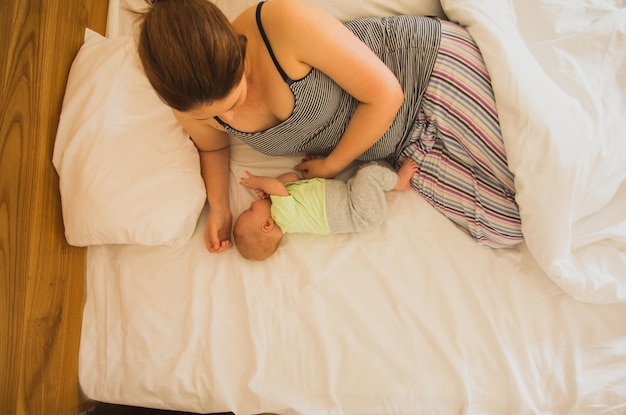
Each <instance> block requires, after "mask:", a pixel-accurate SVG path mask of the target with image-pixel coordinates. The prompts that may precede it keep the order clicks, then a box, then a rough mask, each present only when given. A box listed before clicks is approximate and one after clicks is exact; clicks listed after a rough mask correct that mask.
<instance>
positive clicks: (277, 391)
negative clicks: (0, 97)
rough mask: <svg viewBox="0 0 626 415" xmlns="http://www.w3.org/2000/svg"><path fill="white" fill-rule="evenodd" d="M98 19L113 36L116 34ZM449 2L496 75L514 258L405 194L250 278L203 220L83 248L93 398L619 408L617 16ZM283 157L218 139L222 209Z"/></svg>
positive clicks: (84, 345) (605, 10)
mask: <svg viewBox="0 0 626 415" xmlns="http://www.w3.org/2000/svg"><path fill="white" fill-rule="evenodd" d="M110 3H111V10H110V13H109V35H110V36H115V35H119V34H128V33H130V32H131V31H132V29H131V28H130V26H129V25H128V23H127V22H128V21H127V20H125V17H124V15H123V14H118V12H119V11H120V10H123V8H122V9H118V8H116V7H118V6H119V4H118V3H117V2H116V1H111V2H110ZM442 3H443V8H444V10H445V11H446V13H447V15H448V16H449V18H450V19H451V20H455V21H458V22H460V23H461V24H463V25H465V26H468V28H469V30H470V32H471V33H472V35H473V36H474V37H475V39H476V40H477V42H478V44H479V46H480V47H481V50H482V51H483V54H484V56H485V60H486V63H487V65H488V67H489V70H490V73H491V75H492V78H493V82H494V89H495V92H496V100H497V103H498V110H499V112H500V115H501V123H502V130H503V136H504V139H505V144H506V147H507V152H508V154H509V161H510V165H511V168H512V170H513V171H514V173H515V174H516V186H517V189H518V191H519V193H518V202H519V204H520V209H521V214H522V221H523V226H524V228H523V230H524V233H525V236H526V240H527V242H526V243H525V244H522V245H520V246H519V247H517V248H515V249H506V250H490V249H486V248H483V247H481V246H478V245H476V244H475V243H474V242H473V241H472V240H471V238H470V237H469V236H467V235H466V234H465V233H464V232H463V231H461V230H460V229H458V228H456V226H455V225H453V224H452V223H451V222H450V221H448V220H447V219H446V218H444V217H443V216H442V215H440V214H439V213H437V212H436V211H434V210H433V209H432V208H431V207H430V206H429V205H428V204H427V203H426V202H425V201H424V200H422V199H421V198H420V196H419V195H417V194H416V193H414V192H404V193H390V194H388V201H389V214H388V219H387V220H386V222H385V223H384V224H383V226H382V227H381V229H380V230H377V231H374V232H367V233H360V234H353V235H333V236H328V237H320V236H312V235H290V237H289V238H286V240H285V243H284V245H282V246H281V248H280V249H279V251H278V252H277V254H276V255H275V256H273V257H272V258H271V259H269V260H268V261H266V262H263V263H252V262H248V261H245V260H243V259H242V258H240V257H239V256H238V254H237V252H236V251H235V250H230V251H229V252H226V253H224V254H220V255H212V254H209V253H208V252H206V250H205V248H204V244H203V241H202V230H203V229H204V221H205V214H206V211H205V212H203V215H202V217H201V218H200V222H199V224H198V227H197V229H196V233H195V234H194V235H193V237H192V239H191V240H190V241H189V242H188V243H187V244H185V245H184V246H183V247H182V248H178V249H177V248H171V247H164V246H161V247H146V246H141V245H101V246H92V247H90V248H89V250H88V261H87V295H86V303H85V309H84V315H83V331H82V339H81V347H80V384H81V386H82V388H83V390H84V391H85V393H86V394H87V395H88V396H89V397H91V398H93V399H96V400H99V401H105V402H114V403H123V404H130V405H138V406H147V407H154V408H164V409H178V410H187V411H195V412H219V411H233V412H235V413H237V414H256V413H261V412H273V413H277V414H458V413H464V414H504V413H515V414H530V413H537V414H548V413H550V414H600V413H602V414H622V413H626V320H625V319H624V316H625V315H626V304H625V303H624V302H625V301H626V209H625V208H624V206H626V184H625V180H624V179H625V178H626V140H624V131H626V9H625V8H624V3H623V2H620V1H592V0H588V1H583V0H572V1H568V2H565V1H557V0H512V1H511V2H501V1H491V2H489V1H479V0H444V1H443V2H442ZM234 4H236V2H231V3H230V6H229V7H235V6H234ZM125 22H126V23H125ZM297 160H298V157H297V156H294V157H278V158H270V157H266V156H263V155H260V154H258V153H256V152H255V151H254V150H252V149H250V148H249V147H247V146H246V145H244V144H242V143H240V142H238V141H236V140H235V139H233V144H232V163H231V179H232V180H231V193H232V195H233V196H232V201H231V203H232V208H233V212H234V213H235V214H236V213H238V212H239V211H240V210H242V209H243V208H244V207H246V206H247V205H248V204H249V202H250V201H251V200H252V197H253V196H252V194H251V193H249V192H246V191H243V190H242V189H241V188H240V187H239V186H238V185H237V179H238V178H239V177H240V176H241V174H242V173H243V170H244V169H254V171H255V172H258V173H266V174H276V173H280V172H283V171H284V170H285V169H289V168H291V167H292V166H293V165H294V164H295V162H296V161H297Z"/></svg>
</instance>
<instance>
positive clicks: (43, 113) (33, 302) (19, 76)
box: [0, 0, 108, 415]
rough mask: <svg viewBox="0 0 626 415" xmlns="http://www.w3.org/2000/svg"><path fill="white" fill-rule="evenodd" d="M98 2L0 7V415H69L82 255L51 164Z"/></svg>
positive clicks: (84, 403) (101, 11)
mask: <svg viewBox="0 0 626 415" xmlns="http://www.w3.org/2000/svg"><path fill="white" fill-rule="evenodd" d="M107 8H108V1H107V0H64V1H60V0H49V1H46V0H3V1H2V2H1V3H0V57H1V61H0V62H1V67H0V74H1V81H0V82H1V93H0V100H1V102H2V105H1V107H0V108H1V112H0V272H1V281H2V284H1V285H0V413H2V414H6V415H12V414H29V415H34V414H42V415H43V414H46V415H54V414H60V415H74V414H80V413H82V412H83V411H85V410H86V409H88V408H90V407H92V406H93V405H94V403H92V402H89V401H88V399H87V398H86V397H85V396H83V395H82V394H81V392H80V388H79V386H78V346H79V338H80V327H81V317H82V307H83V288H84V277H85V276H84V273H85V260H84V256H85V251H84V249H79V248H74V247H71V246H69V245H68V244H67V242H66V241H65V237H64V231H63V222H62V217H61V202H60V195H59V186H58V177H57V174H56V172H55V170H54V168H53V166H52V161H51V160H52V150H53V146H54V139H55V135H56V130H57V125H58V122H59V114H60V112H61V104H62V100H63V93H64V90H65V84H66V81H67V76H68V73H69V69H70V65H71V63H72V61H73V59H74V56H75V55H76V52H77V51H78V49H79V48H80V46H81V44H82V43H83V36H84V30H85V28H86V27H89V28H91V29H93V30H95V31H97V32H99V33H102V34H104V30H105V23H106V17H107Z"/></svg>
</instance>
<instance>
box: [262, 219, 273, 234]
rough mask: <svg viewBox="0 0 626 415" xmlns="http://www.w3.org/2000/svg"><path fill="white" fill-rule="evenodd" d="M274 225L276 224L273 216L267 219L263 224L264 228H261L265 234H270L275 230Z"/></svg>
mask: <svg viewBox="0 0 626 415" xmlns="http://www.w3.org/2000/svg"><path fill="white" fill-rule="evenodd" d="M274 224H275V222H274V219H273V218H272V217H271V216H269V217H268V218H267V219H265V222H263V226H262V227H261V230H262V231H263V232H269V231H271V230H272V229H274Z"/></svg>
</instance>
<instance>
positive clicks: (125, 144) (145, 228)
mask: <svg viewBox="0 0 626 415" xmlns="http://www.w3.org/2000/svg"><path fill="white" fill-rule="evenodd" d="M53 164H54V166H55V168H56V170H57V172H58V174H59V179H60V188H61V202H62V207H63V221H64V224H65V237H66V238H67V241H68V242H69V243H70V244H71V245H76V246H88V245H97V244H121V243H138V244H144V245H163V244H164V245H170V246H174V247H178V246H181V245H183V244H184V243H185V242H186V241H187V240H188V239H189V238H190V237H191V234H192V233H193V231H194V229H195V226H196V222H197V220H198V218H199V216H200V212H201V210H202V208H203V206H204V202H205V199H206V193H205V188H204V183H203V181H202V178H201V175H200V161H199V156H198V152H197V150H196V148H195V147H194V145H193V143H192V142H191V140H190V139H189V137H188V135H187V134H186V133H185V132H184V130H183V129H182V128H181V127H180V126H179V125H178V123H177V122H176V120H175V119H174V116H173V115H172V113H171V111H170V109H169V108H168V107H167V106H166V105H165V104H163V103H162V102H161V101H160V100H159V98H158V97H157V96H156V94H155V93H154V91H153V89H152V88H151V86H150V84H149V83H148V81H147V79H146V78H145V75H143V73H142V72H141V71H140V69H139V63H138V58H137V57H136V54H135V48H134V45H133V40H132V39H131V38H128V37H120V38H115V39H107V38H105V37H102V36H100V35H99V34H97V33H95V32H92V31H90V30H87V32H86V33H85V43H84V44H83V46H82V47H81V49H80V51H79V52H78V55H77V56H76V59H75V60H74V63H73V64H72V68H71V70H70V75H69V80H68V84H67V88H66V91H65V98H64V101H63V107H62V111H61V119H60V122H59V128H58V131H57V137H56V142H55V147H54V155H53Z"/></svg>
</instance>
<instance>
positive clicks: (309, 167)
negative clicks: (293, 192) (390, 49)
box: [263, 0, 404, 178]
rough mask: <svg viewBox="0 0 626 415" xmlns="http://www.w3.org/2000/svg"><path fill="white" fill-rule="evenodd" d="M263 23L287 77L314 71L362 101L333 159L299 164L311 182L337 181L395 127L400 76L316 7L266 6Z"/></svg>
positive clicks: (288, 0) (275, 1)
mask: <svg viewBox="0 0 626 415" xmlns="http://www.w3.org/2000/svg"><path fill="white" fill-rule="evenodd" d="M263 21H264V23H265V26H266V32H268V36H269V37H270V41H271V42H272V45H273V46H274V51H275V52H276V54H277V58H278V60H279V62H281V63H283V62H284V64H283V68H284V69H285V71H286V72H287V74H288V75H290V76H292V77H293V78H295V79H298V78H301V77H302V76H303V75H304V74H306V73H308V71H309V70H310V68H311V67H315V68H317V69H318V70H320V71H322V72H324V73H325V74H326V75H328V76H329V77H330V78H332V79H333V80H334V81H335V82H336V83H337V84H338V85H339V86H341V87H342V88H343V89H344V90H345V91H346V92H348V93H349V94H350V95H352V96H353V97H354V98H355V99H357V100H358V101H359V105H358V107H357V109H356V111H355V113H354V115H353V117H352V119H351V120H350V122H349V124H348V126H347V128H346V130H345V132H344V134H343V136H342V137H341V139H340V141H339V143H338V144H337V146H336V147H335V149H334V150H333V151H332V152H331V153H330V154H329V155H328V157H327V158H325V159H316V160H309V161H305V162H303V163H301V164H299V165H298V168H299V169H301V170H303V171H304V175H305V177H307V178H310V177H332V176H334V175H335V174H337V173H339V172H340V171H341V170H343V169H344V168H345V167H346V166H347V165H348V164H350V163H351V162H352V161H353V160H354V159H356V158H357V157H358V156H360V155H361V154H362V153H363V152H364V151H365V150H367V149H368V148H370V147H371V146H372V145H373V144H374V143H375V142H376V141H378V140H379V139H380V138H381V137H382V136H383V134H384V133H385V132H386V131H387V129H388V128H389V127H390V126H391V123H392V122H393V120H394V118H395V116H396V113H397V112H398V109H399V108H400V106H401V105H402V102H403V100H404V94H403V92H402V88H401V87H400V84H399V82H398V80H397V79H396V77H395V75H394V74H393V73H392V72H391V71H390V70H389V69H388V68H387V66H386V65H385V64H384V63H383V62H382V61H381V60H380V59H379V58H378V57H377V56H376V55H375V54H374V53H373V52H372V51H371V50H370V49H369V48H368V47H367V46H366V45H365V44H364V43H363V42H361V41H360V40H359V39H358V38H357V37H356V36H354V35H353V34H352V32H350V31H349V30H348V29H347V28H346V27H345V26H344V25H343V24H342V23H341V22H339V21H338V20H337V19H335V18H334V17H332V16H331V15H329V14H328V13H326V12H325V11H323V10H321V9H319V8H317V7H315V6H312V5H310V4H307V3H302V2H299V1H296V0H272V1H270V2H268V3H267V4H266V5H265V6H264V8H263Z"/></svg>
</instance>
